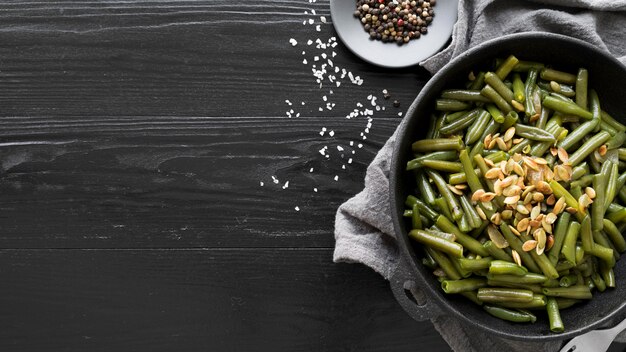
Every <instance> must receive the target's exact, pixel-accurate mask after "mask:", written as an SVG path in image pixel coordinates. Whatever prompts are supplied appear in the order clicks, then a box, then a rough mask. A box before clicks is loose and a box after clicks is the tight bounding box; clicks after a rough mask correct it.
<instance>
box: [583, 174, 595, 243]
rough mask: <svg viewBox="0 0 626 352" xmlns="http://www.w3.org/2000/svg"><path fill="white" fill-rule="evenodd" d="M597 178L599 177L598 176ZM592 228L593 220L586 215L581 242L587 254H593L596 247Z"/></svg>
mask: <svg viewBox="0 0 626 352" xmlns="http://www.w3.org/2000/svg"><path fill="white" fill-rule="evenodd" d="M596 176H597V175H596ZM592 231H593V230H592V228H591V218H590V217H589V215H585V217H584V218H583V221H582V223H581V225H580V240H581V242H582V244H583V250H584V251H585V252H591V249H592V248H593V246H594V245H595V243H594V242H593V234H592Z"/></svg>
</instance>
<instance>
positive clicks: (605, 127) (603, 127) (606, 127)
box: [600, 121, 619, 136]
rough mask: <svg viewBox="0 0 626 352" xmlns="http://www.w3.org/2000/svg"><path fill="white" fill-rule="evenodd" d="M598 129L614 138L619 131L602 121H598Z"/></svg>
mask: <svg viewBox="0 0 626 352" xmlns="http://www.w3.org/2000/svg"><path fill="white" fill-rule="evenodd" d="M600 129H601V130H602V131H607V132H608V133H609V134H610V135H611V136H615V135H616V134H617V133H618V132H619V131H618V130H616V129H615V128H613V126H611V125H609V124H607V123H606V122H604V121H600Z"/></svg>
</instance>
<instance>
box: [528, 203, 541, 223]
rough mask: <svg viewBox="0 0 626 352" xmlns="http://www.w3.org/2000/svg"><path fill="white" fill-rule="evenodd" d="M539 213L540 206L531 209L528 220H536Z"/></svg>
mask: <svg viewBox="0 0 626 352" xmlns="http://www.w3.org/2000/svg"><path fill="white" fill-rule="evenodd" d="M540 213H541V206H540V205H536V206H534V207H533V209H532V210H531V211H530V219H531V220H535V219H537V217H538V216H539V214H540Z"/></svg>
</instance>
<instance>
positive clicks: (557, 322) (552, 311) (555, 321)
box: [546, 297, 565, 332]
mask: <svg viewBox="0 0 626 352" xmlns="http://www.w3.org/2000/svg"><path fill="white" fill-rule="evenodd" d="M546 311H547V312H548V321H549V322H550V331H552V332H563V331H565V326H564V325H563V320H561V313H560V312H559V304H558V303H557V301H556V299H554V298H553V297H548V298H547V304H546Z"/></svg>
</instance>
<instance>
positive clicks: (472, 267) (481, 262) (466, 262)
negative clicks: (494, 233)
mask: <svg viewBox="0 0 626 352" xmlns="http://www.w3.org/2000/svg"><path fill="white" fill-rule="evenodd" d="M492 260H493V259H491V257H486V258H480V259H467V258H459V264H460V265H461V268H463V269H465V270H469V271H478V270H484V269H489V263H491V261H492Z"/></svg>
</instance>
